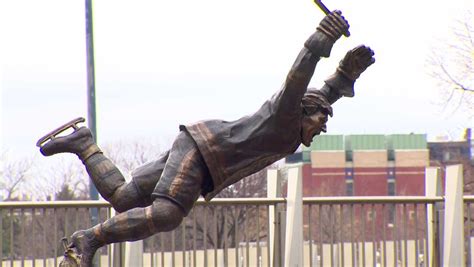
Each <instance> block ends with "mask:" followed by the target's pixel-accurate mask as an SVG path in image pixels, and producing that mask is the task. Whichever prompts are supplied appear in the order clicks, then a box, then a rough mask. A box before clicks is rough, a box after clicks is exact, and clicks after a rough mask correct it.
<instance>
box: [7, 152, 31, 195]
mask: <svg viewBox="0 0 474 267" xmlns="http://www.w3.org/2000/svg"><path fill="white" fill-rule="evenodd" d="M7 158H8V155H7V152H5V151H4V152H2V153H1V154H0V161H2V162H3V168H2V173H1V177H2V178H1V179H0V196H3V200H5V201H13V200H20V199H21V198H22V197H23V196H24V195H26V194H25V192H24V191H23V190H22V185H23V184H24V183H25V181H26V180H27V178H28V176H29V174H30V171H31V168H32V166H33V162H32V160H31V159H22V160H13V161H11V160H7Z"/></svg>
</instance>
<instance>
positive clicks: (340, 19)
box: [317, 10, 349, 43]
mask: <svg viewBox="0 0 474 267" xmlns="http://www.w3.org/2000/svg"><path fill="white" fill-rule="evenodd" d="M317 30H318V31H319V32H322V33H323V34H324V35H326V36H327V37H328V38H329V39H330V40H331V41H332V42H333V43H335V42H336V41H337V39H339V38H340V37H341V36H342V34H343V33H344V32H349V23H348V22H347V20H346V19H345V18H344V16H342V13H341V11H339V10H335V11H333V12H331V13H329V14H327V15H326V17H324V18H323V20H322V21H321V22H320V23H319V26H318V27H317Z"/></svg>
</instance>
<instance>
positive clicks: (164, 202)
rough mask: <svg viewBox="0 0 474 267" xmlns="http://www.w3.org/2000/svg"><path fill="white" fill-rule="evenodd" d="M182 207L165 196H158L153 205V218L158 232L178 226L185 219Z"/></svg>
mask: <svg viewBox="0 0 474 267" xmlns="http://www.w3.org/2000/svg"><path fill="white" fill-rule="evenodd" d="M183 217H184V213H183V210H182V209H181V207H179V206H178V205H177V204H175V203H173V202H172V201H170V200H168V199H165V198H157V199H155V201H153V204H152V205H151V220H152V222H153V225H154V226H155V228H156V230H157V231H158V232H167V231H171V230H173V229H175V228H176V227H178V226H179V225H180V224H181V222H182V221H183Z"/></svg>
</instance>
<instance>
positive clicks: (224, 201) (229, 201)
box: [196, 197, 286, 205]
mask: <svg viewBox="0 0 474 267" xmlns="http://www.w3.org/2000/svg"><path fill="white" fill-rule="evenodd" d="M284 203H286V198H283V197H278V198H214V199H213V200H211V201H209V202H207V201H205V200H204V199H203V198H200V199H198V201H197V202H196V205H274V204H284Z"/></svg>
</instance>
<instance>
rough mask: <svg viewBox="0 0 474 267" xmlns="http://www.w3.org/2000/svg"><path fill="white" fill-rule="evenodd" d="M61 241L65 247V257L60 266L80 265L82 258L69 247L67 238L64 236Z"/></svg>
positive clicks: (72, 266) (77, 266) (74, 266)
mask: <svg viewBox="0 0 474 267" xmlns="http://www.w3.org/2000/svg"><path fill="white" fill-rule="evenodd" d="M61 242H62V244H63V247H64V256H63V257H64V258H63V259H62V260H61V262H60V263H59V267H79V266H80V265H79V264H80V262H81V258H80V257H79V256H78V255H77V254H76V252H75V251H74V250H73V249H72V248H69V245H68V241H67V238H66V237H64V238H63V239H62V240H61Z"/></svg>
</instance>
